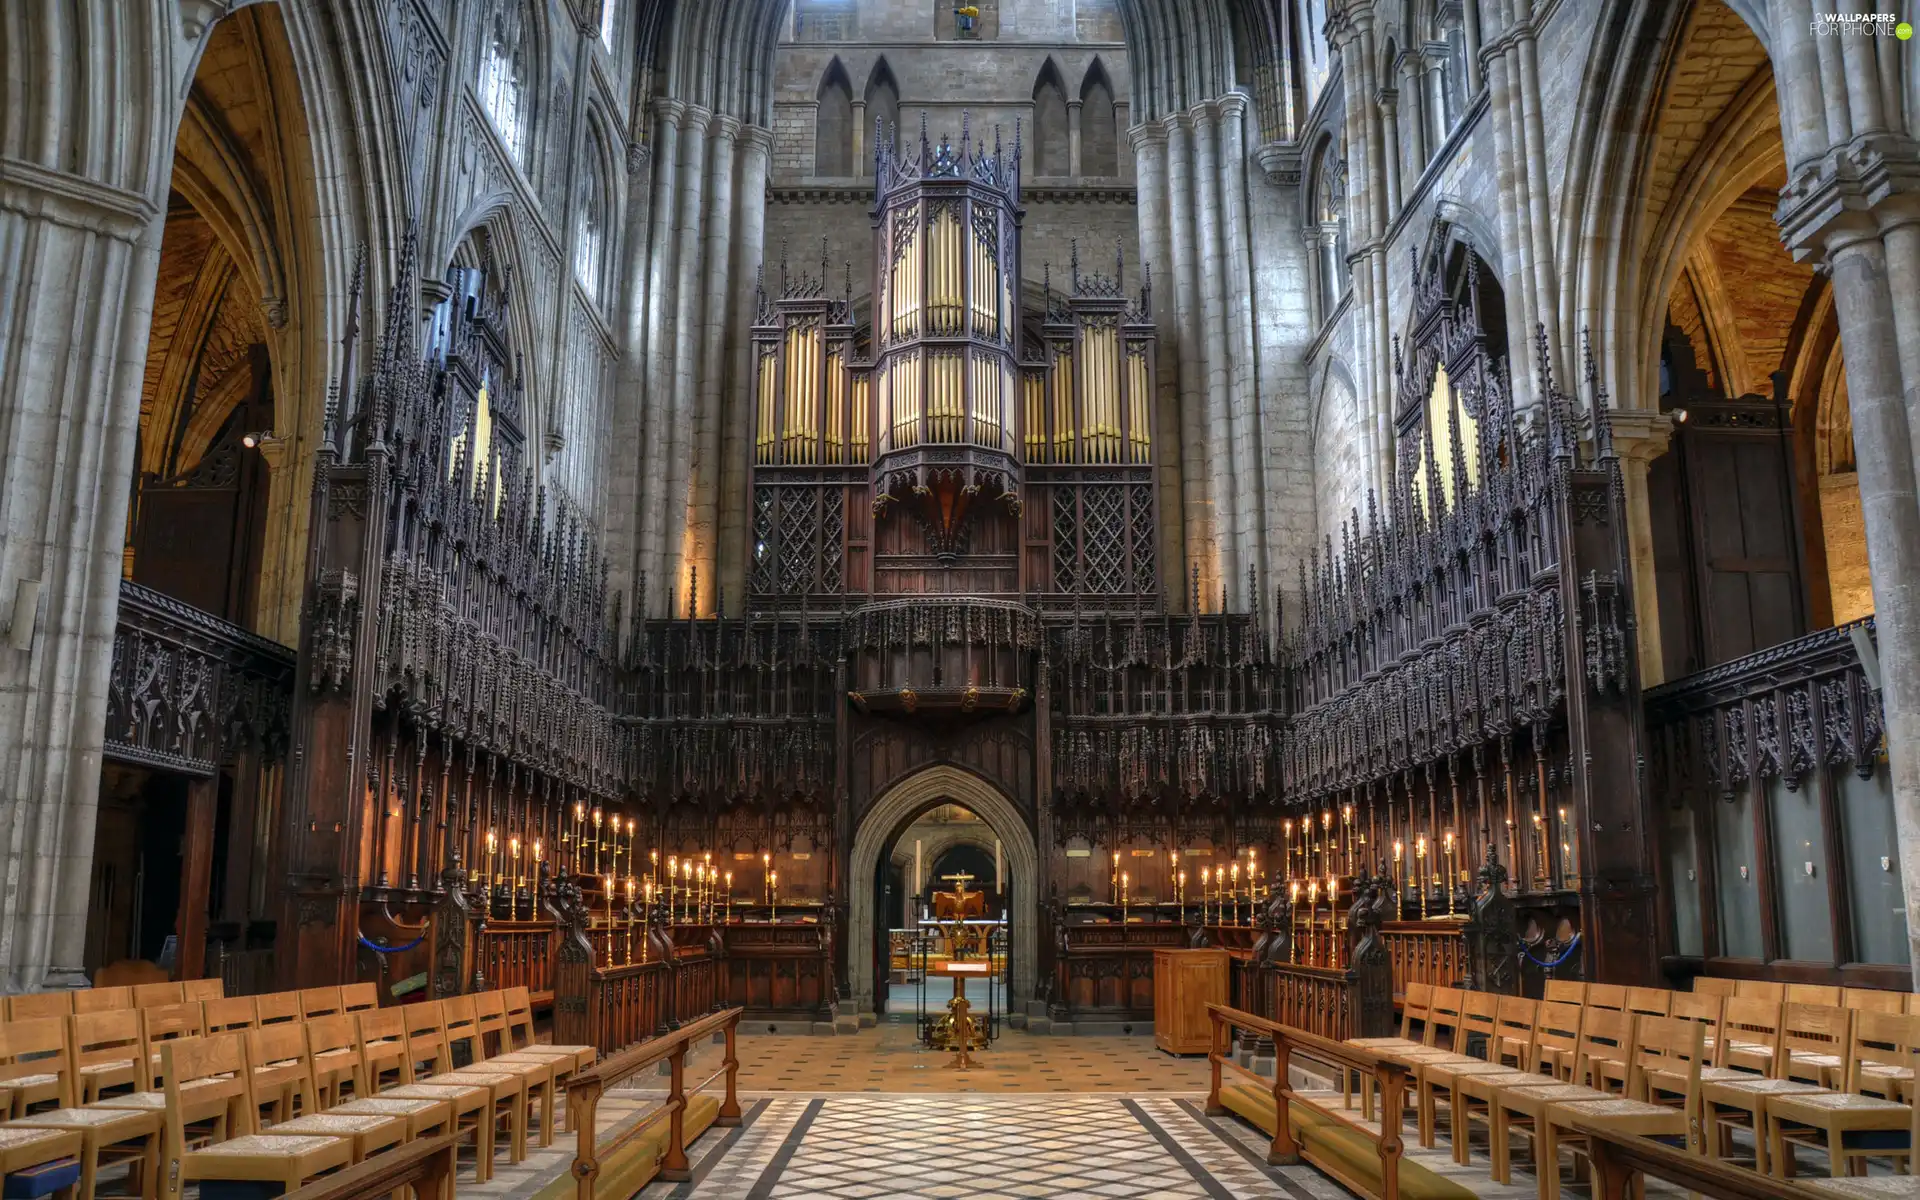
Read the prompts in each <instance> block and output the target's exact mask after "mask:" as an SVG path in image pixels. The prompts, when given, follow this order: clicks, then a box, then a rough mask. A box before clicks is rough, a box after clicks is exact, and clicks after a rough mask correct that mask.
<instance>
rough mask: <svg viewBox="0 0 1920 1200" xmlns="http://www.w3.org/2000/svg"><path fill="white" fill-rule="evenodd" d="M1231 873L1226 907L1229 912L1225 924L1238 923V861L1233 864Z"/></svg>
mask: <svg viewBox="0 0 1920 1200" xmlns="http://www.w3.org/2000/svg"><path fill="white" fill-rule="evenodd" d="M1232 875H1233V884H1232V886H1231V887H1229V888H1228V889H1227V904H1228V905H1229V906H1230V907H1229V909H1228V912H1229V913H1230V914H1231V915H1230V916H1229V917H1228V919H1227V924H1229V925H1238V924H1239V923H1240V864H1239V863H1234V864H1233V870H1232Z"/></svg>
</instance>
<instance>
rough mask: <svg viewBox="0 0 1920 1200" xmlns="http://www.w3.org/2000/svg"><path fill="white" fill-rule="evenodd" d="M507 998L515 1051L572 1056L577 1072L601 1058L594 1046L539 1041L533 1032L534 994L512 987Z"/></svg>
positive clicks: (509, 1027) (508, 1024) (510, 1032)
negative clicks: (563, 1044) (561, 1044)
mask: <svg viewBox="0 0 1920 1200" xmlns="http://www.w3.org/2000/svg"><path fill="white" fill-rule="evenodd" d="M506 997H507V1032H508V1034H509V1036H510V1037H511V1039H512V1042H513V1048H514V1049H515V1050H520V1051H535V1052H538V1053H542V1054H548V1053H551V1054H567V1055H571V1056H572V1057H573V1066H574V1070H576V1071H584V1070H586V1069H587V1068H588V1067H590V1066H592V1065H593V1064H594V1061H595V1060H596V1059H597V1058H599V1051H598V1050H597V1049H595V1048H594V1047H592V1046H556V1045H554V1044H552V1043H550V1042H542V1041H538V1040H537V1039H536V1038H535V1037H534V1032H533V997H532V994H531V993H529V992H528V991H527V989H526V988H524V987H511V988H508V989H507V991H506Z"/></svg>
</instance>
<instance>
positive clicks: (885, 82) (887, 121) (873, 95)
mask: <svg viewBox="0 0 1920 1200" xmlns="http://www.w3.org/2000/svg"><path fill="white" fill-rule="evenodd" d="M865 96H866V101H867V122H868V124H869V126H870V127H871V128H873V129H878V130H883V131H884V132H885V134H886V136H887V137H889V138H891V137H894V136H895V135H896V132H897V130H898V128H899V125H900V81H899V80H898V79H895V78H894V76H893V68H892V67H891V66H888V65H887V57H886V55H884V54H883V55H881V56H880V60H879V61H878V62H876V63H874V64H873V70H872V71H871V72H870V73H869V74H868V75H867V90H866V92H865ZM879 144H880V141H879V139H877V138H876V139H875V140H874V141H873V143H872V145H874V146H878V145H879Z"/></svg>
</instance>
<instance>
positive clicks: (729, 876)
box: [726, 871, 733, 925]
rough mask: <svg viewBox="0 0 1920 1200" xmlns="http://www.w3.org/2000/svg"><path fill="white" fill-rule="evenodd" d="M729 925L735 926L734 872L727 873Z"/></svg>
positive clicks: (727, 913)
mask: <svg viewBox="0 0 1920 1200" xmlns="http://www.w3.org/2000/svg"><path fill="white" fill-rule="evenodd" d="M726 915H727V924H729V925H731V924H733V872H732V871H728V872H727V910H726Z"/></svg>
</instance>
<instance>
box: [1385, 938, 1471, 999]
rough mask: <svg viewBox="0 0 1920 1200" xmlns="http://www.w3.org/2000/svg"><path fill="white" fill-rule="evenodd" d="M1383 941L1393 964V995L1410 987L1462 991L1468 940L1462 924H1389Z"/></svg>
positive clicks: (1404, 991) (1405, 992)
mask: <svg viewBox="0 0 1920 1200" xmlns="http://www.w3.org/2000/svg"><path fill="white" fill-rule="evenodd" d="M1380 941H1381V942H1382V943H1383V944H1384V945H1385V946H1386V948H1387V957H1388V959H1389V960H1391V962H1392V963H1393V994H1394V996H1396V997H1399V996H1404V995H1406V994H1407V985H1408V984H1409V983H1425V984H1431V985H1432V986H1434V987H1458V986H1459V984H1460V981H1461V980H1463V979H1465V978H1466V977H1467V939H1466V937H1465V935H1464V933H1463V932H1462V922H1459V921H1388V922H1386V923H1385V924H1383V925H1382V926H1381V927H1380Z"/></svg>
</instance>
